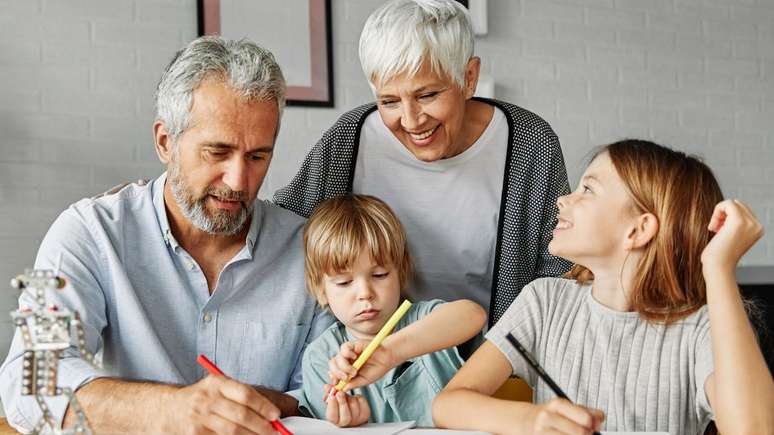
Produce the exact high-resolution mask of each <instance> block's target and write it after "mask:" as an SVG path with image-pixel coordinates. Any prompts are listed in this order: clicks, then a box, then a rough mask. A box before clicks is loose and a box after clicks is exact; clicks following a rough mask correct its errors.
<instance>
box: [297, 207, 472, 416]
mask: <svg viewBox="0 0 774 435" xmlns="http://www.w3.org/2000/svg"><path fill="white" fill-rule="evenodd" d="M304 247H305V261H306V265H305V267H306V280H307V286H308V288H309V289H310V291H311V292H312V294H313V295H314V296H315V297H316V298H317V300H318V302H319V303H320V305H321V306H323V307H329V308H330V310H331V311H332V312H333V314H334V315H335V316H336V318H337V319H338V322H336V323H335V324H334V325H332V326H331V327H330V328H329V329H327V330H326V331H325V332H324V333H323V334H322V335H320V337H318V338H317V339H316V340H315V341H313V342H312V343H311V344H309V346H308V347H307V349H306V351H305V353H304V357H303V361H302V371H303V379H304V382H303V389H302V391H297V392H294V395H295V396H296V398H297V399H298V401H299V408H300V409H301V411H302V412H303V413H304V414H307V415H310V416H313V417H316V418H326V419H327V420H329V421H331V422H333V423H335V424H337V425H339V426H357V425H360V424H363V423H365V422H367V421H369V420H370V421H372V422H393V421H407V420H414V421H416V422H417V425H419V426H432V423H433V421H432V415H431V403H432V400H433V398H434V397H435V395H436V394H438V393H439V392H440V391H441V389H442V388H443V387H444V386H445V385H446V383H447V382H448V381H449V379H451V377H452V376H453V375H454V373H456V371H457V370H458V369H459V367H460V366H461V365H462V362H463V361H462V359H461V358H460V356H459V354H458V353H457V349H456V348H455V346H457V345H459V344H462V343H464V342H465V341H467V340H468V339H470V338H472V337H474V336H475V335H476V334H478V333H479V332H480V331H481V328H482V327H483V325H484V322H485V321H486V313H485V311H484V310H483V309H482V308H481V307H480V306H479V305H477V304H476V303H474V302H471V301H467V300H458V301H455V302H448V303H444V302H443V301H440V300H433V301H427V302H414V304H413V305H412V307H411V308H410V309H409V310H408V312H407V313H406V314H405V315H404V316H403V318H402V320H401V321H400V322H399V323H398V324H397V326H396V327H395V329H394V332H393V333H392V334H391V335H390V336H388V337H387V338H386V339H385V340H384V341H383V342H382V345H381V346H379V348H377V350H376V352H374V354H373V355H371V357H370V358H369V360H368V362H367V363H366V364H365V365H364V366H363V367H361V369H360V370H359V371H357V370H355V368H354V367H353V366H352V363H353V362H354V360H355V359H356V358H357V356H358V355H359V354H360V353H361V352H362V351H363V350H364V349H365V346H366V345H367V344H368V342H369V341H370V340H371V339H372V338H373V337H374V336H375V335H376V333H377V332H378V331H379V330H380V329H381V328H382V326H383V325H384V324H385V323H386V322H387V320H388V319H389V318H390V316H392V314H393V313H394V312H395V310H396V309H397V308H398V305H399V304H400V302H401V299H402V298H401V291H402V290H403V289H405V288H406V286H407V285H408V283H409V281H410V279H411V274H412V263H411V257H410V255H409V251H408V248H407V246H406V235H405V233H404V231H403V228H402V226H401V224H400V221H399V220H398V218H397V217H396V216H395V214H394V213H393V212H392V210H390V208H389V207H388V206H387V205H386V204H385V203H384V202H382V201H381V200H379V199H377V198H374V197H371V196H366V195H347V196H342V197H339V198H334V199H330V200H327V201H325V202H323V203H322V204H320V205H319V206H318V207H317V209H316V210H315V212H314V213H313V214H312V216H310V218H309V221H308V222H307V224H306V227H305V229H304ZM349 376H352V379H351V380H350V381H349V383H348V384H347V387H346V389H345V391H343V392H336V393H335V394H334V395H333V396H332V397H331V398H330V399H329V400H327V401H326V400H325V399H326V396H327V395H328V393H329V391H330V389H331V385H335V384H336V383H338V382H339V380H342V379H347V378H348V377H349ZM352 390H354V391H356V392H357V395H350V394H347V392H351V391H352Z"/></svg>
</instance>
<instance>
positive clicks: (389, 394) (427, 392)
mask: <svg viewBox="0 0 774 435" xmlns="http://www.w3.org/2000/svg"><path fill="white" fill-rule="evenodd" d="M443 303H444V301H442V300H440V299H435V300H432V301H424V302H417V303H415V304H414V305H412V306H411V308H410V309H409V310H408V311H407V312H406V314H405V315H404V316H403V318H402V319H401V320H400V322H398V324H397V325H396V326H395V331H398V330H400V329H401V328H403V327H405V326H407V325H409V324H411V323H412V322H415V321H417V320H419V319H421V318H423V317H425V316H426V315H428V314H430V312H431V311H432V310H433V309H434V308H436V307H438V306H439V305H441V304H443ZM356 340H357V338H355V337H353V336H352V335H350V334H349V332H347V330H346V328H345V326H344V325H343V324H342V323H341V322H336V323H335V324H333V325H331V327H329V328H328V329H327V330H326V331H325V332H323V333H322V334H321V335H320V336H319V337H318V338H317V339H316V340H315V341H313V342H312V343H310V344H309V346H308V347H307V349H306V353H305V354H304V357H303V362H302V366H301V367H302V373H303V379H304V381H303V382H304V386H303V389H302V390H296V391H293V392H291V393H290V394H292V395H293V396H294V397H296V398H297V399H298V406H299V409H301V411H302V412H303V413H305V414H307V415H310V416H312V417H315V418H320V419H324V418H325V403H324V402H323V396H324V394H325V385H326V384H329V383H330V380H329V379H328V361H329V360H330V359H331V358H333V357H334V356H335V355H336V354H338V352H339V348H340V347H341V345H342V344H343V343H344V342H347V341H356ZM463 362H464V361H463V360H462V358H461V357H460V355H459V353H458V352H457V348H456V347H451V348H448V349H445V350H441V351H438V352H433V353H430V354H426V355H422V356H419V357H417V358H414V359H413V360H409V361H406V362H405V363H403V364H401V365H400V366H398V367H396V368H393V369H392V370H390V371H388V372H387V374H385V375H384V376H383V377H382V378H381V379H379V380H378V381H377V382H375V383H373V384H371V385H367V386H365V387H363V388H358V389H356V390H355V394H358V395H363V396H364V397H365V399H366V400H367V401H368V406H369V407H370V408H371V417H370V419H369V421H370V422H374V423H388V422H396V421H409V420H414V421H416V423H417V426H426V427H432V426H433V416H432V407H431V404H432V402H433V399H434V398H435V396H436V395H437V394H438V393H439V392H440V391H441V389H443V387H444V386H446V384H447V383H448V382H449V381H450V380H451V378H452V376H454V374H455V373H457V370H459V368H460V367H461V366H462V363H463Z"/></svg>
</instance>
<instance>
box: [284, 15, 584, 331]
mask: <svg viewBox="0 0 774 435" xmlns="http://www.w3.org/2000/svg"><path fill="white" fill-rule="evenodd" d="M473 45H474V44H473V31H472V28H471V23H470V17H469V15H468V12H467V10H466V9H465V8H464V7H462V6H461V5H460V4H459V3H457V2H455V1H453V0H392V1H388V2H387V3H385V4H384V5H383V6H381V7H380V8H379V9H377V10H376V11H374V12H373V13H372V14H371V16H370V17H369V18H368V20H367V21H366V23H365V26H364V28H363V32H362V34H361V37H360V62H361V66H362V68H363V72H364V73H365V76H366V78H367V79H368V80H369V82H370V84H371V87H372V89H373V91H374V95H375V98H376V103H371V104H366V105H364V106H361V107H358V108H356V109H353V110H351V111H349V112H347V113H345V114H344V115H342V116H341V118H340V119H339V120H338V122H337V123H336V124H335V125H333V126H332V127H331V128H330V129H329V130H328V131H327V132H326V133H325V134H324V136H323V137H322V139H320V141H319V142H318V143H317V144H316V145H315V146H314V147H313V148H312V150H311V151H310V152H309V154H308V156H307V157H306V160H305V161H304V163H303V164H302V166H301V169H300V170H299V172H298V174H297V175H296V176H295V178H294V179H293V180H292V181H291V183H290V184H289V185H288V186H287V187H285V188H283V189H280V190H279V191H277V192H276V194H275V196H274V201H275V202H277V203H278V204H279V205H281V206H283V207H285V208H287V209H290V210H292V211H294V212H296V213H298V214H300V215H302V216H305V217H308V216H309V215H310V214H311V213H312V211H313V210H314V208H315V207H316V206H317V204H318V203H319V202H321V201H322V200H324V199H326V198H331V197H335V196H339V195H342V194H344V193H347V192H354V193H363V194H370V195H374V196H377V197H379V198H381V199H383V200H384V201H385V202H386V203H387V204H389V205H390V207H392V209H393V210H394V211H395V212H396V214H397V215H398V216H399V217H400V219H401V221H402V222H403V224H404V226H405V229H406V233H407V235H408V243H409V247H410V249H411V251H412V253H413V255H414V258H415V265H416V277H415V279H414V281H413V283H412V284H411V285H410V286H409V287H408V289H407V290H406V293H407V295H408V296H409V297H410V298H411V299H414V300H427V299H434V298H441V299H446V300H457V299H472V300H474V301H475V302H477V303H479V304H480V305H481V306H483V307H485V308H486V309H487V311H488V312H489V322H490V325H491V324H493V323H494V322H495V321H496V320H497V319H498V318H499V317H500V316H501V315H502V313H503V312H504V311H505V309H507V307H508V305H510V303H511V301H513V299H514V298H515V297H516V295H517V294H518V293H519V291H521V288H522V287H523V286H524V285H525V284H527V283H528V282H530V281H532V280H533V279H535V278H536V277H540V276H554V275H558V274H561V273H563V272H565V271H566V270H568V269H569V266H570V265H569V263H567V262H566V261H564V260H561V259H559V258H556V257H554V256H552V255H551V254H549V253H548V250H547V246H548V242H549V241H550V240H551V231H552V230H553V226H554V223H555V217H556V206H555V203H556V198H557V197H558V196H560V195H563V194H565V193H567V192H568V191H569V186H568V183H567V175H566V170H565V167H564V159H563V157H562V151H561V148H560V146H559V141H558V138H557V136H556V134H555V133H554V131H553V130H552V129H551V126H550V125H548V123H546V122H545V121H544V120H543V119H541V118H540V117H539V116H537V115H535V114H534V113H532V112H529V111H527V110H525V109H523V108H521V107H518V106H515V105H513V104H509V103H506V102H502V101H496V100H487V99H481V98H475V97H473V95H474V93H475V90H476V85H477V82H478V76H479V70H480V66H481V60H480V59H479V58H478V57H476V56H474V54H473V49H474V47H473Z"/></svg>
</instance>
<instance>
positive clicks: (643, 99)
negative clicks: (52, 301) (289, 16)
mask: <svg viewBox="0 0 774 435" xmlns="http://www.w3.org/2000/svg"><path fill="white" fill-rule="evenodd" d="M332 3H333V23H334V29H333V40H334V54H335V66H334V67H335V88H336V89H335V96H336V108H334V109H305V108H289V109H288V110H287V112H286V115H285V120H284V122H283V124H284V127H285V128H284V129H283V131H282V132H281V134H280V137H279V141H278V142H279V143H278V146H277V152H276V156H275V160H274V162H273V163H272V169H271V171H270V175H269V177H268V179H267V180H266V183H265V185H264V189H263V190H262V193H261V195H262V196H264V197H266V196H269V195H270V194H271V192H273V191H274V190H275V189H276V188H278V187H280V186H282V185H283V184H284V183H286V182H287V180H288V179H289V178H290V177H291V176H292V175H293V174H294V172H295V171H296V168H297V167H298V164H299V162H300V161H301V159H302V158H303V156H304V155H305V153H306V152H307V150H308V149H309V147H310V146H311V145H312V144H313V143H314V142H315V141H316V140H317V139H318V138H319V137H320V135H321V134H322V132H323V131H324V130H325V129H326V128H327V127H328V126H330V125H331V123H333V122H334V121H335V119H336V117H337V116H338V115H339V114H340V113H341V112H342V111H344V110H346V109H348V108H351V107H354V106H356V105H359V104H361V103H364V102H367V101H369V100H370V98H371V95H370V90H369V88H368V85H367V83H366V82H365V80H364V79H363V77H362V73H361V71H360V68H359V65H358V58H357V39H358V34H359V31H360V29H361V26H362V24H363V22H364V21H365V18H366V16H367V15H368V13H369V12H370V11H371V10H373V9H374V7H375V6H376V5H378V4H380V3H381V2H380V1H377V0H367V1H366V0H333V2H332ZM195 4H196V2H195V1H194V0H120V1H119V0H111V1H107V0H67V1H64V0H0V11H2V16H0V101H2V103H3V104H2V106H1V107H0V204H2V205H0V290H2V292H0V355H4V353H5V350H6V349H7V346H8V342H9V340H10V336H11V333H12V327H11V325H10V322H9V321H6V320H5V319H6V318H7V317H6V316H5V315H3V314H2V313H4V312H7V311H9V310H11V309H14V308H15V305H16V302H15V301H16V295H15V294H14V292H12V291H11V290H9V289H8V287H7V286H6V285H5V284H2V283H3V282H5V281H6V280H7V279H10V278H11V277H12V276H13V275H15V274H17V273H19V272H21V271H22V270H23V269H24V268H25V267H28V266H30V265H31V264H32V262H33V259H34V255H35V251H36V249H37V245H38V244H39V242H40V240H41V238H42V236H43V235H44V233H45V231H46V229H47V228H48V226H49V225H50V223H51V222H52V221H53V219H54V218H55V217H56V216H57V214H58V213H59V212H60V211H61V210H62V209H63V208H65V207H66V206H67V205H68V204H70V203H72V202H73V201H75V200H77V199H79V198H81V197H84V196H91V195H93V194H96V193H99V192H101V191H104V190H105V189H107V188H109V187H111V186H113V185H115V184H118V183H120V182H122V181H126V180H134V179H137V178H142V177H145V178H147V177H153V176H155V175H156V174H158V173H159V172H160V170H161V167H160V165H159V164H158V162H157V160H156V156H155V154H154V152H153V148H152V136H151V122H152V119H153V104H152V93H153V89H154V86H155V83H156V81H157V79H158V77H159V75H160V73H161V70H162V69H163V67H164V66H165V64H166V63H167V62H168V60H169V58H170V56H171V55H172V53H173V52H174V51H175V50H176V49H177V48H179V47H180V46H181V45H183V44H184V43H185V42H187V41H189V40H190V39H192V38H194V37H195V36H196V11H195ZM266 31H267V32H281V31H282V24H281V23H279V22H278V23H277V28H275V29H267V30H266ZM477 44H478V46H477V53H478V55H480V56H481V57H482V58H483V72H484V73H486V74H489V75H490V76H492V77H493V78H494V80H495V82H496V93H497V97H498V98H501V99H504V100H507V101H510V102H513V103H516V104H520V105H522V106H524V107H527V108H529V109H531V110H533V111H535V112H537V113H539V114H540V115H542V116H543V117H545V118H546V119H547V120H548V121H549V122H550V123H551V124H552V125H553V126H554V128H555V129H556V131H557V132H558V133H559V136H560V138H561V141H562V145H563V148H564V152H565V159H566V161H567V166H568V169H569V172H570V179H571V183H573V184H574V183H575V181H576V180H577V178H578V176H579V174H580V173H581V172H582V167H581V166H580V161H581V159H582V157H583V156H584V155H585V154H586V153H587V152H588V151H589V150H590V149H591V147H592V146H594V145H597V144H602V143H606V142H610V141H612V140H615V139H618V138H622V137H626V136H637V137H645V138H652V139H655V140H657V141H663V142H665V143H668V144H671V145H673V146H675V147H678V148H681V149H684V150H688V151H691V152H694V153H698V154H700V155H703V156H705V157H706V159H707V160H708V162H709V163H710V164H711V165H712V166H713V167H714V168H715V170H716V173H717V174H718V176H719V177H720V179H721V182H722V184H723V187H724V189H725V192H726V194H727V195H728V196H733V197H739V198H742V199H744V200H746V201H748V202H749V203H751V204H752V206H753V208H754V209H755V211H756V212H757V214H758V216H759V217H760V218H761V219H762V220H763V221H764V224H765V225H766V227H767V228H768V230H769V234H768V235H767V236H766V238H765V240H764V241H763V242H760V243H758V245H757V246H756V247H755V248H754V249H753V251H752V252H751V253H750V254H749V255H748V256H747V257H745V259H744V262H745V264H747V265H771V264H774V225H772V224H773V223H774V194H772V193H771V190H772V189H771V186H772V185H773V184H774V127H772V126H771V124H772V119H774V2H772V1H771V0H712V1H700V0H647V1H642V0H556V1H545V0H521V1H516V0H490V1H489V34H488V35H486V36H484V37H481V38H479V40H478V42H477ZM6 289H8V290H6Z"/></svg>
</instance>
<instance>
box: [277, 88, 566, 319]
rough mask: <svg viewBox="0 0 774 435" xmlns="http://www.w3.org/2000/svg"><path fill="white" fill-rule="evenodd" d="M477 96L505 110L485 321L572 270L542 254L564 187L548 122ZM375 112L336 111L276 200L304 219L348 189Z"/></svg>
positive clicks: (545, 251) (369, 108)
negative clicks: (529, 287)
mask: <svg viewBox="0 0 774 435" xmlns="http://www.w3.org/2000/svg"><path fill="white" fill-rule="evenodd" d="M477 99H478V98H477ZM478 100H480V101H484V102H486V103H489V104H491V105H493V106H496V107H498V108H500V109H501V110H502V111H503V113H504V114H505V117H506V118H507V120H508V137H509V138H510V147H509V148H508V152H507V157H506V158H507V162H506V165H505V176H504V177H503V192H502V199H501V201H500V220H499V224H498V229H497V233H498V234H497V236H498V237H497V246H496V247H495V264H494V276H493V278H492V296H491V297H492V299H491V303H490V312H489V325H490V326H491V325H494V323H495V322H497V320H498V319H499V318H500V316H502V315H503V313H504V312H505V310H506V309H507V308H508V306H509V305H510V304H511V302H513V300H514V299H515V298H516V296H517V295H518V294H519V292H520V291H521V289H522V287H524V285H526V284H527V283H529V282H530V281H532V280H534V279H536V278H539V277H543V276H556V275H560V274H562V273H564V272H566V271H567V270H568V269H569V268H570V266H571V264H570V263H569V262H567V261H565V260H563V259H561V258H558V257H554V256H552V255H551V254H549V253H548V242H549V241H550V240H551V234H552V230H553V228H554V225H555V222H556V198H557V197H558V196H560V195H564V194H566V193H567V192H568V191H569V186H568V183H567V171H566V169H565V166H564V157H563V156H562V150H561V147H560V146H559V139H558V138H557V136H556V134H555V133H554V131H553V130H552V129H551V126H550V125H548V123H547V122H546V121H544V120H543V119H542V118H540V117H539V116H537V115H535V114H534V113H532V112H529V111H527V110H525V109H522V108H521V107H518V106H515V105H513V104H508V103H505V102H501V101H497V100H489V99H478ZM374 110H376V105H375V104H373V103H371V104H367V105H364V106H360V107H358V108H356V109H354V110H351V111H349V112H347V113H345V114H344V115H342V116H341V117H340V118H339V120H338V121H337V122H336V123H335V124H334V125H333V126H332V127H331V128H330V129H329V130H328V131H326V132H325V134H324V135H323V137H322V139H320V141H319V142H317V144H315V146H314V147H313V148H312V150H311V151H310V152H309V154H308V155H307V156H306V159H305V160H304V162H303V164H302V165H301V169H300V170H299V171H298V173H297V174H296V176H295V177H294V178H293V180H292V181H291V182H290V184H289V185H287V186H286V187H284V188H282V189H279V190H278V191H277V192H276V193H275V194H274V202H276V203H277V204H279V205H280V206H282V207H284V208H286V209H288V210H292V211H293V212H295V213H297V214H299V215H301V216H304V217H309V215H310V214H311V213H312V211H313V210H314V208H315V207H316V206H317V204H319V203H320V202H321V201H323V200H325V199H327V198H331V197H335V196H339V195H342V194H345V193H348V192H351V191H352V179H353V177H354V174H355V162H356V161H357V151H358V144H359V141H360V129H361V127H362V126H363V122H364V121H365V119H366V117H367V116H368V115H369V114H370V113H372V112H373V111H374Z"/></svg>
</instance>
